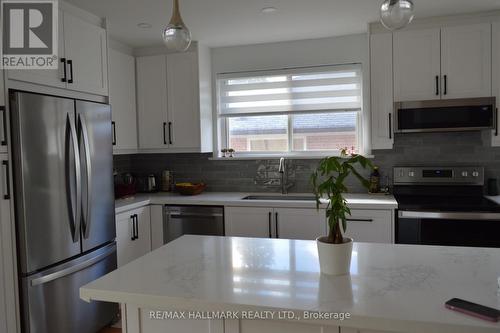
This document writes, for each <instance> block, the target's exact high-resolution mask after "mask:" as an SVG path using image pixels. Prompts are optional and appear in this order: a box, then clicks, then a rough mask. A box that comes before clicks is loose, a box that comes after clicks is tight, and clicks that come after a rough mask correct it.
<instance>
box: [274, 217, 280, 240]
mask: <svg viewBox="0 0 500 333" xmlns="http://www.w3.org/2000/svg"><path fill="white" fill-rule="evenodd" d="M274 219H275V220H276V221H275V222H276V238H280V233H279V224H278V212H276V213H274Z"/></svg>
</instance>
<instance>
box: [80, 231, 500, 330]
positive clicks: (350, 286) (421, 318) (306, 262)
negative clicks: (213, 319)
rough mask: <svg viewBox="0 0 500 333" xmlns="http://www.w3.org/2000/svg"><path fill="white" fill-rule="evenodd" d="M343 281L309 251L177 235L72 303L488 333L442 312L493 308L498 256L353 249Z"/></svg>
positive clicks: (297, 244) (312, 247) (310, 244)
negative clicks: (453, 304)
mask: <svg viewBox="0 0 500 333" xmlns="http://www.w3.org/2000/svg"><path fill="white" fill-rule="evenodd" d="M350 272H351V273H350V275H346V276H337V277H334V276H327V275H324V274H320V273H319V263H318V258H317V249H316V243H315V242H314V241H300V240H286V239H257V238H238V237H212V236H193V235H185V236H182V237H181V238H178V239H176V240H174V241H173V242H171V243H168V244H166V245H164V246H163V247H161V248H159V249H157V250H155V251H154V252H151V253H149V254H147V255H146V256H144V257H141V258H139V259H137V260H135V261H133V262H131V263H129V264H128V265H125V266H123V267H121V268H119V269H118V270H116V271H114V272H112V273H110V274H108V275H106V276H104V277H102V278H100V279H98V280H96V281H94V282H92V283H90V284H88V285H86V286H84V287H82V288H81V289H80V295H81V298H82V299H84V300H86V301H90V300H98V301H99V300H100V301H111V302H118V303H128V304H134V305H136V306H139V307H142V308H147V309H189V310H191V309H192V310H202V311H238V310H240V311H242V310H290V311H295V312H299V311H321V312H347V313H350V315H351V318H350V319H348V320H344V321H343V322H342V323H338V322H337V323H335V324H336V325H342V326H345V327H358V328H367V329H377V330H387V331H396V332H415V333H416V332H426V333H427V332H468V333H472V332H498V331H500V324H498V323H490V322H487V321H483V320H480V319H476V318H473V317H469V316H466V315H463V314H460V313H456V312H453V311H450V310H448V309H445V307H444V302H445V301H447V300H448V299H450V298H454V297H457V298H463V299H466V300H469V301H472V302H476V303H480V304H483V305H486V306H490V307H495V308H500V296H498V295H497V288H498V286H497V279H498V277H500V249H493V248H464V247H439V246H422V245H394V244H372V243H355V244H354V247H353V256H352V262H351V268H350Z"/></svg>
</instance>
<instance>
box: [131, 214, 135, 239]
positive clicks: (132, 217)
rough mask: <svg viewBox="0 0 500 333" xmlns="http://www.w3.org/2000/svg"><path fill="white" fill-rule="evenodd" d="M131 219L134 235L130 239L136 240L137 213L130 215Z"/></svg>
mask: <svg viewBox="0 0 500 333" xmlns="http://www.w3.org/2000/svg"><path fill="white" fill-rule="evenodd" d="M130 219H131V220H132V237H131V238H130V240H133V241H134V240H135V215H130Z"/></svg>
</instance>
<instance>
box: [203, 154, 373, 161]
mask: <svg viewBox="0 0 500 333" xmlns="http://www.w3.org/2000/svg"><path fill="white" fill-rule="evenodd" d="M329 156H340V155H338V154H321V155H300V154H269V155H244V156H235V157H220V156H213V157H209V158H208V159H209V160H210V161H248V160H250V161H251V160H254V161H255V160H275V159H280V158H281V157H284V158H286V159H290V160H320V159H323V158H325V157H329ZM363 156H364V157H366V158H369V159H372V158H375V156H374V155H363Z"/></svg>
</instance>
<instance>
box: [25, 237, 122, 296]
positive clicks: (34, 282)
mask: <svg viewBox="0 0 500 333" xmlns="http://www.w3.org/2000/svg"><path fill="white" fill-rule="evenodd" d="M115 252H116V246H115V245H110V246H109V249H107V250H106V252H104V253H101V254H99V255H98V256H96V257H94V258H90V259H88V260H85V261H83V262H81V263H78V264H76V265H74V266H71V267H68V268H65V269H62V270H60V271H57V272H54V273H51V274H48V275H45V276H42V277H39V278H36V279H33V280H31V286H32V287H34V286H38V285H40V284H44V283H48V282H50V281H54V280H57V279H60V278H62V277H65V276H67V275H70V274H73V273H76V272H78V271H81V270H84V269H85V268H87V267H90V266H92V265H94V264H96V263H98V262H99V261H101V260H103V259H105V258H107V257H109V256H110V255H112V254H113V253H115Z"/></svg>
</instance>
